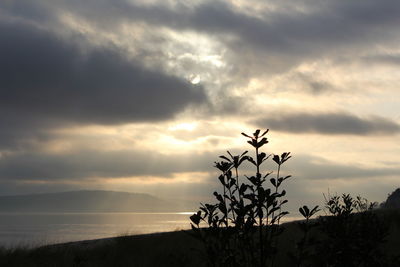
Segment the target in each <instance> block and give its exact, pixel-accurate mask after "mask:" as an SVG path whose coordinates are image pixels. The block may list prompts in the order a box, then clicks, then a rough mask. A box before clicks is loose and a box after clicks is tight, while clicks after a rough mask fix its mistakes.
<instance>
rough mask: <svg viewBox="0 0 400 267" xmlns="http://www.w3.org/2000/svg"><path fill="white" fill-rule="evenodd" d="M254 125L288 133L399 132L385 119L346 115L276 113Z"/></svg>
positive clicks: (381, 133) (394, 123)
mask: <svg viewBox="0 0 400 267" xmlns="http://www.w3.org/2000/svg"><path fill="white" fill-rule="evenodd" d="M254 124H256V125H257V126H259V127H262V128H272V129H274V130H277V131H284V132H290V133H319V134H332V135H335V134H336V135H337V134H350V135H392V134H398V133H399V132H400V125H399V124H398V123H396V122H394V121H391V120H388V119H386V118H382V117H371V118H360V117H357V116H354V115H351V114H346V113H325V114H309V113H294V114H282V115H281V114H279V113H277V114H276V116H271V117H268V118H261V119H259V120H257V121H255V122H254Z"/></svg>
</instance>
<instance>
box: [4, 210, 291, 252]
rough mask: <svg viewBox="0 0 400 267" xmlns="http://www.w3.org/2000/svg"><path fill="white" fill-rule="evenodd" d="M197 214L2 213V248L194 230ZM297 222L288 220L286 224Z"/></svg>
mask: <svg viewBox="0 0 400 267" xmlns="http://www.w3.org/2000/svg"><path fill="white" fill-rule="evenodd" d="M191 214H193V212H171V213H168V212H165V213H136V212H135V213H0V245H2V246H6V247H13V246H25V245H28V246H37V245H43V244H53V243H61V242H69V241H78V240H88V239H96V238H105V237H114V236H119V235H126V234H146V233H155V232H165V231H174V230H181V229H189V228H190V220H189V216H190V215H191ZM293 219H296V218H294V217H285V220H284V221H289V220H293Z"/></svg>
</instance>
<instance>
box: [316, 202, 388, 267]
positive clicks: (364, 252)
mask: <svg viewBox="0 0 400 267" xmlns="http://www.w3.org/2000/svg"><path fill="white" fill-rule="evenodd" d="M325 201H326V203H325V208H326V209H327V211H328V215H329V216H323V217H320V218H319V220H318V223H319V227H320V230H321V231H322V233H323V234H324V235H325V237H324V238H323V239H322V240H321V242H319V244H318V246H317V248H316V255H318V256H316V257H315V261H314V266H348V267H352V266H354V267H355V266H357V267H360V266H390V265H387V263H386V262H385V259H384V257H383V256H384V255H383V253H382V250H381V245H382V243H383V242H384V241H385V237H386V235H387V233H388V226H387V225H386V224H385V223H384V221H383V220H382V218H380V217H379V216H378V215H377V214H376V213H374V212H372V209H373V208H374V207H375V205H376V204H375V203H369V202H368V201H367V200H366V199H364V198H361V197H360V196H358V197H357V198H356V199H354V198H352V197H351V196H350V195H349V194H343V195H342V196H341V197H339V196H337V195H335V196H328V198H327V199H326V200H325Z"/></svg>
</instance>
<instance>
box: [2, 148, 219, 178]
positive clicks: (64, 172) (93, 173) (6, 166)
mask: <svg viewBox="0 0 400 267" xmlns="http://www.w3.org/2000/svg"><path fill="white" fill-rule="evenodd" d="M213 159H215V160H217V156H214V155H211V154H210V153H199V154H189V155H187V154H172V155H167V154H161V153H158V152H153V151H141V150H119V151H97V150H81V151H73V152H70V153H64V154H52V153H41V152H38V151H33V152H24V153H11V154H5V155H3V156H2V157H1V158H0V179H3V180H15V181H17V180H41V181H46V180H47V181H51V180H54V181H56V180H63V179H64V180H69V181H71V180H77V179H88V178H99V177H100V178H114V177H132V176H160V177H166V178H168V177H170V176H171V175H172V174H173V173H180V172H201V171H205V172H208V171H213V170H214V168H213Z"/></svg>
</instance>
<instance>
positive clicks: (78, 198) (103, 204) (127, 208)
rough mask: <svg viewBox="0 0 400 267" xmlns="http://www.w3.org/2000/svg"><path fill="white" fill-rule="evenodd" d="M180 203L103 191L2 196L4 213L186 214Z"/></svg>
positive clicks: (1, 202) (126, 193) (0, 201)
mask: <svg viewBox="0 0 400 267" xmlns="http://www.w3.org/2000/svg"><path fill="white" fill-rule="evenodd" d="M182 209H183V205H180V203H177V202H174V201H170V200H163V199H160V198H157V197H154V196H152V195H149V194H142V193H128V192H117V191H102V190H82V191H69V192H58V193H42V194H30V195H15V196H0V212H160V211H182Z"/></svg>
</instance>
